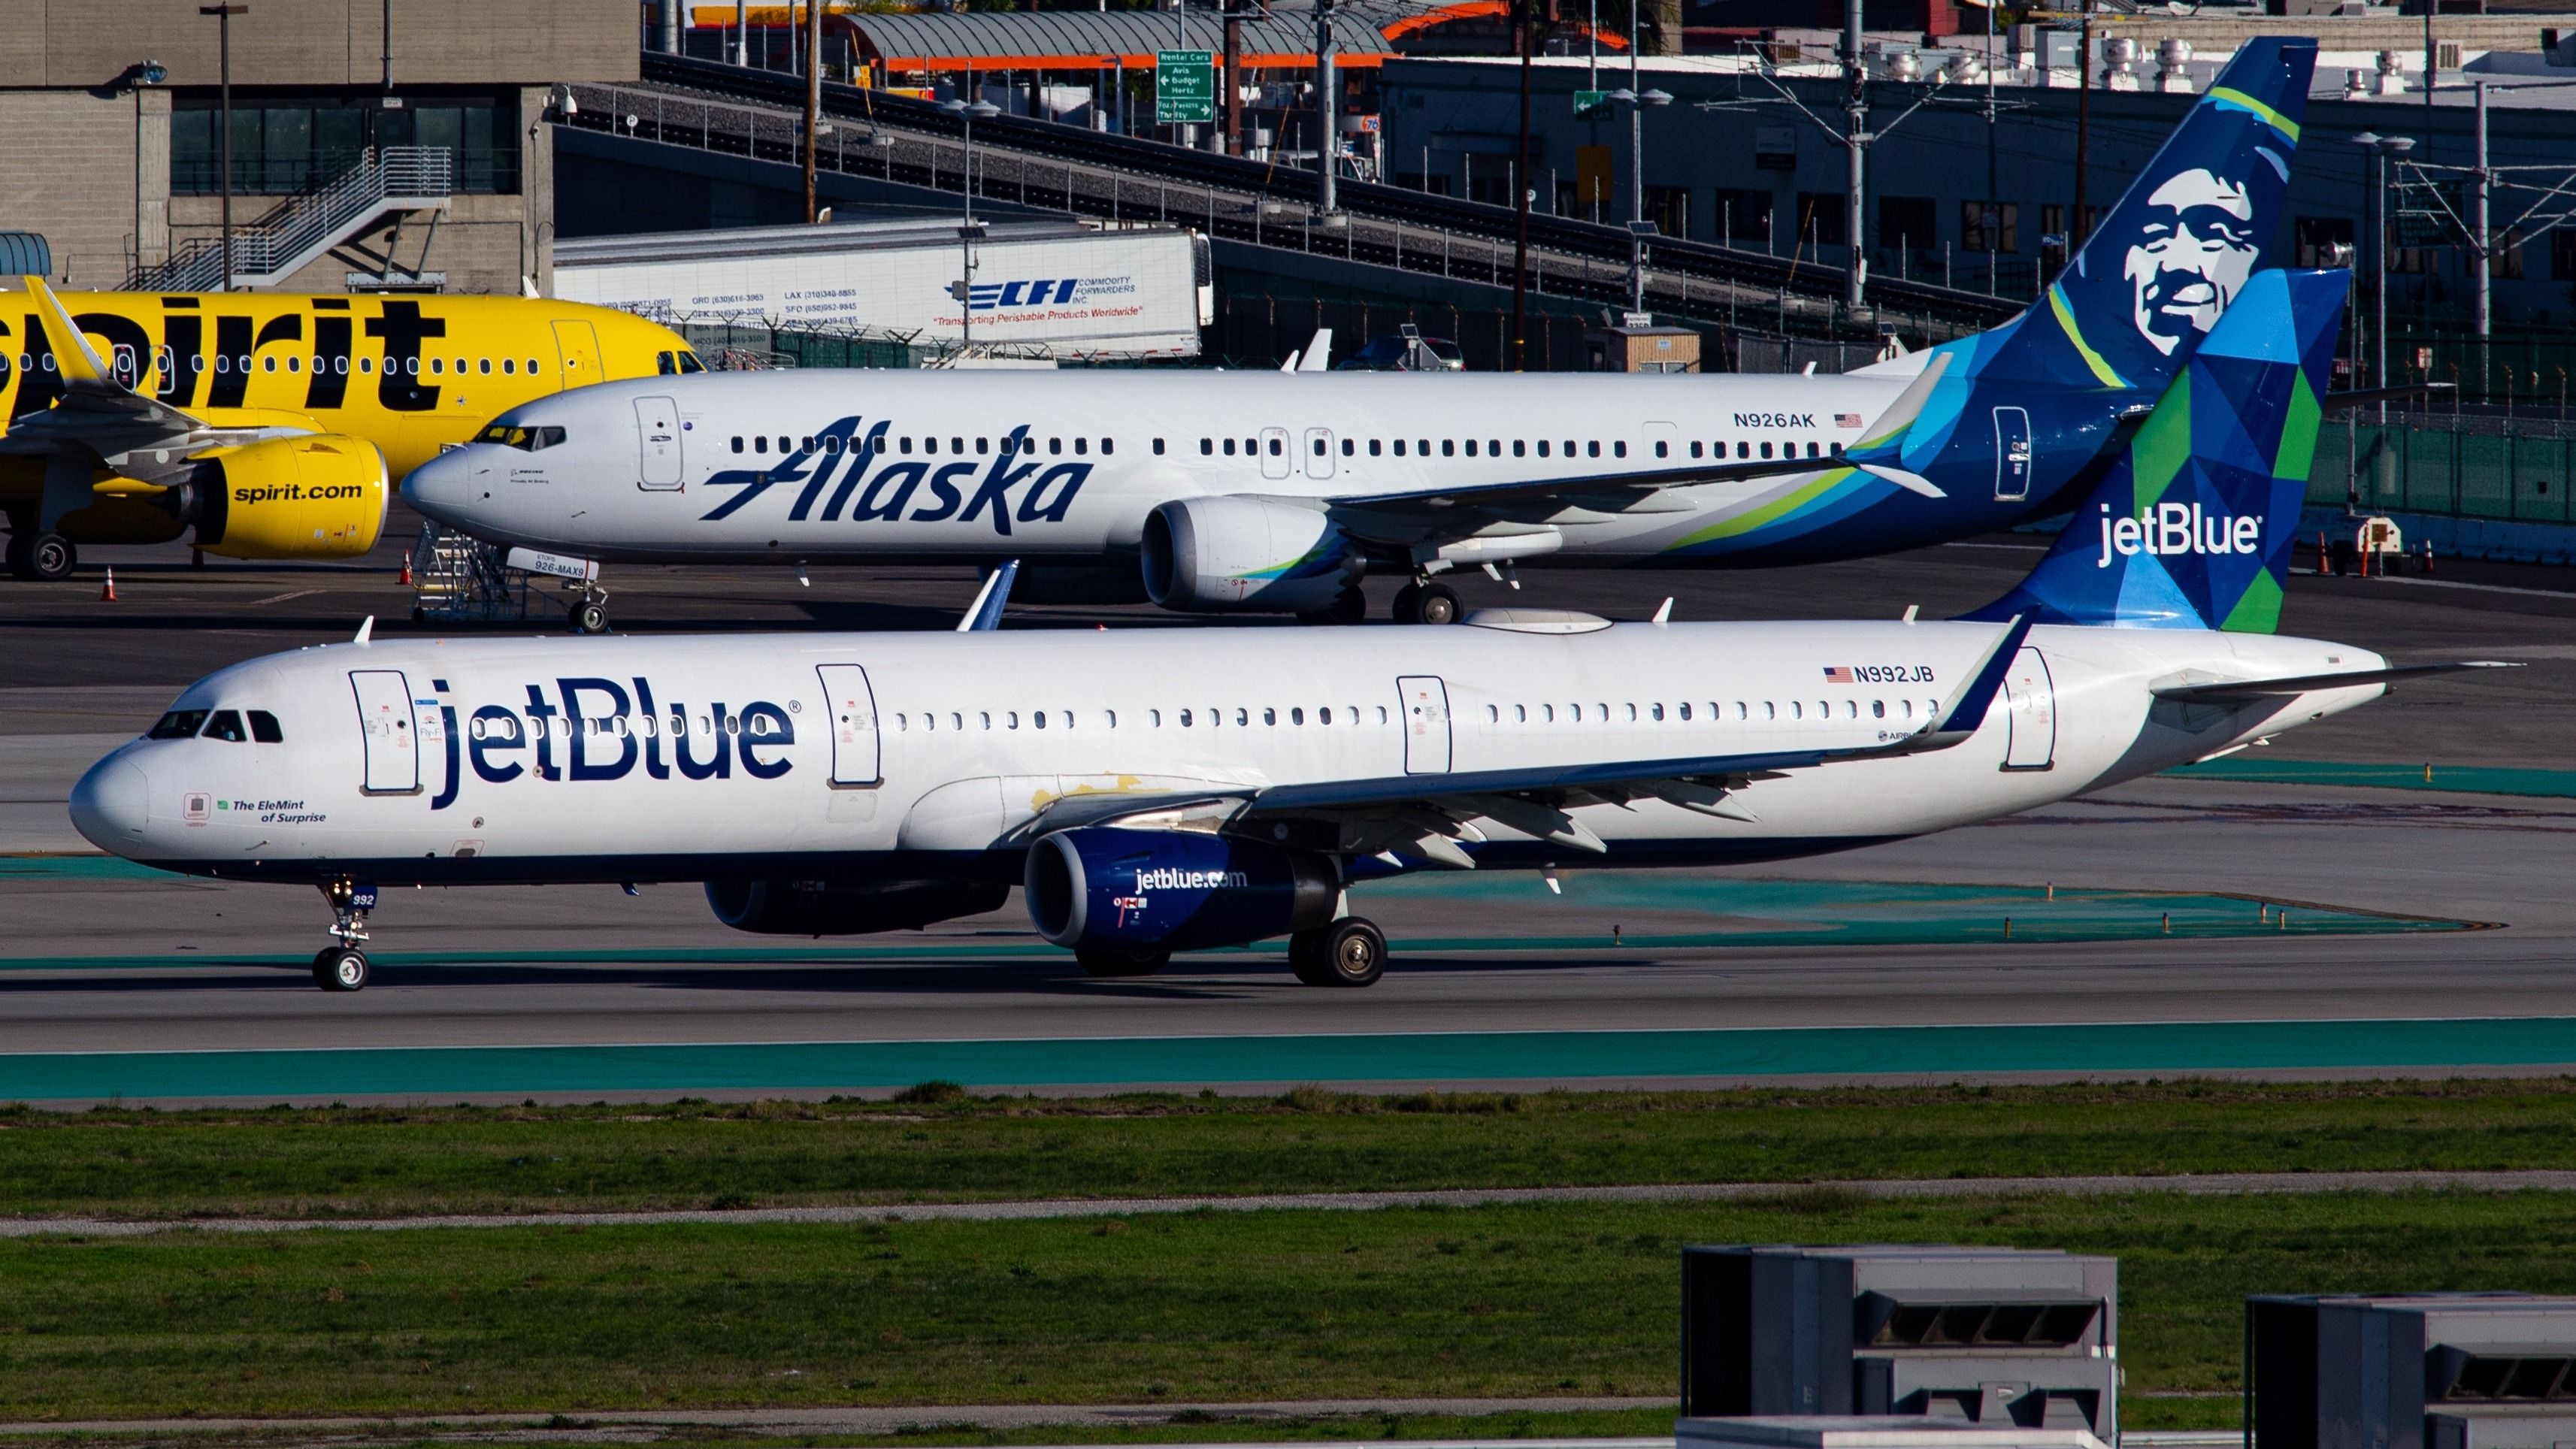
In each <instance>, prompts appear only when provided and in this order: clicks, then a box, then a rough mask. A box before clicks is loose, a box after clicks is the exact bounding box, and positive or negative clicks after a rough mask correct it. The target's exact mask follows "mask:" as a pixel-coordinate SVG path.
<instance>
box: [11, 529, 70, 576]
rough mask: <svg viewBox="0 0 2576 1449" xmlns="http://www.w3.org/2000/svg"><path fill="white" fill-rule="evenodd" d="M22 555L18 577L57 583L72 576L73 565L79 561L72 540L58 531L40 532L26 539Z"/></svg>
mask: <svg viewBox="0 0 2576 1449" xmlns="http://www.w3.org/2000/svg"><path fill="white" fill-rule="evenodd" d="M13 542H14V540H13ZM22 557H23V558H24V559H25V566H24V568H23V570H22V571H21V572H20V573H19V575H18V576H19V577H20V578H24V579H34V580H36V581H37V582H39V583H47V584H50V583H59V582H61V581H62V580H64V579H67V578H70V577H71V576H72V568H73V566H74V565H76V564H78V563H79V562H80V550H78V549H76V548H74V547H72V541H71V540H70V539H68V538H65V537H63V536H62V535H61V534H59V533H40V534H37V535H36V536H35V537H33V538H30V539H28V540H27V545H26V549H25V552H24V553H23V555H22Z"/></svg>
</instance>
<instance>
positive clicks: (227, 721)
mask: <svg viewBox="0 0 2576 1449" xmlns="http://www.w3.org/2000/svg"><path fill="white" fill-rule="evenodd" d="M205 737H206V738H207V739H210V740H227V741H230V742H231V743H233V744H236V745H238V744H240V743H242V742H243V741H245V740H248V739H249V738H250V734H249V732H248V731H246V730H244V729H243V728H242V717H241V711H239V710H235V709H219V710H216V711H215V712H214V714H213V715H212V716H210V717H209V718H208V719H207V720H206V732H205Z"/></svg>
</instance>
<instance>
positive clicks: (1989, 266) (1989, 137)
mask: <svg viewBox="0 0 2576 1449" xmlns="http://www.w3.org/2000/svg"><path fill="white" fill-rule="evenodd" d="M1999 3H2001V0H1986V7H1985V9H1986V200H1985V207H1984V217H1985V226H1984V227H1983V228H1982V229H1983V230H1984V232H1985V234H1986V295H1987V296H1989V297H1991V296H1993V295H1995V290H1996V284H1995V252H1996V250H1997V246H1996V244H1997V243H1998V242H1999V241H2000V240H2001V238H2000V237H1999V236H1997V235H1996V234H1997V233H1998V232H2001V231H2002V230H2003V226H2004V204H2003V202H2001V201H1999V200H1997V199H1996V198H1997V197H1998V196H1999V195H2001V192H2000V191H1999V190H1998V188H1997V186H1996V182H1995V7H1996V5H1998V4H1999Z"/></svg>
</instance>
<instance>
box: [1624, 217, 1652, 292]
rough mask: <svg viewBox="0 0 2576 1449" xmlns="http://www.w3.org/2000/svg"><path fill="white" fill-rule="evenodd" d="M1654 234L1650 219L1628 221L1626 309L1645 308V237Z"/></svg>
mask: <svg viewBox="0 0 2576 1449" xmlns="http://www.w3.org/2000/svg"><path fill="white" fill-rule="evenodd" d="M1653 235H1655V224H1654V223H1653V222H1651V221H1632V222H1630V223H1628V310H1629V311H1631V312H1643V311H1645V310H1646V238H1648V237H1650V236H1653Z"/></svg>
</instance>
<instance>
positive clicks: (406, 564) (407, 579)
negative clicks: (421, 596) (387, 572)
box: [394, 554, 411, 589]
mask: <svg viewBox="0 0 2576 1449" xmlns="http://www.w3.org/2000/svg"><path fill="white" fill-rule="evenodd" d="M394 582H395V583H398V584H400V585H402V586H403V587H404V588H406V589H407V588H410V587H411V555H410V554H404V555H403V571H402V577H401V578H399V579H396V580H394Z"/></svg>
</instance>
